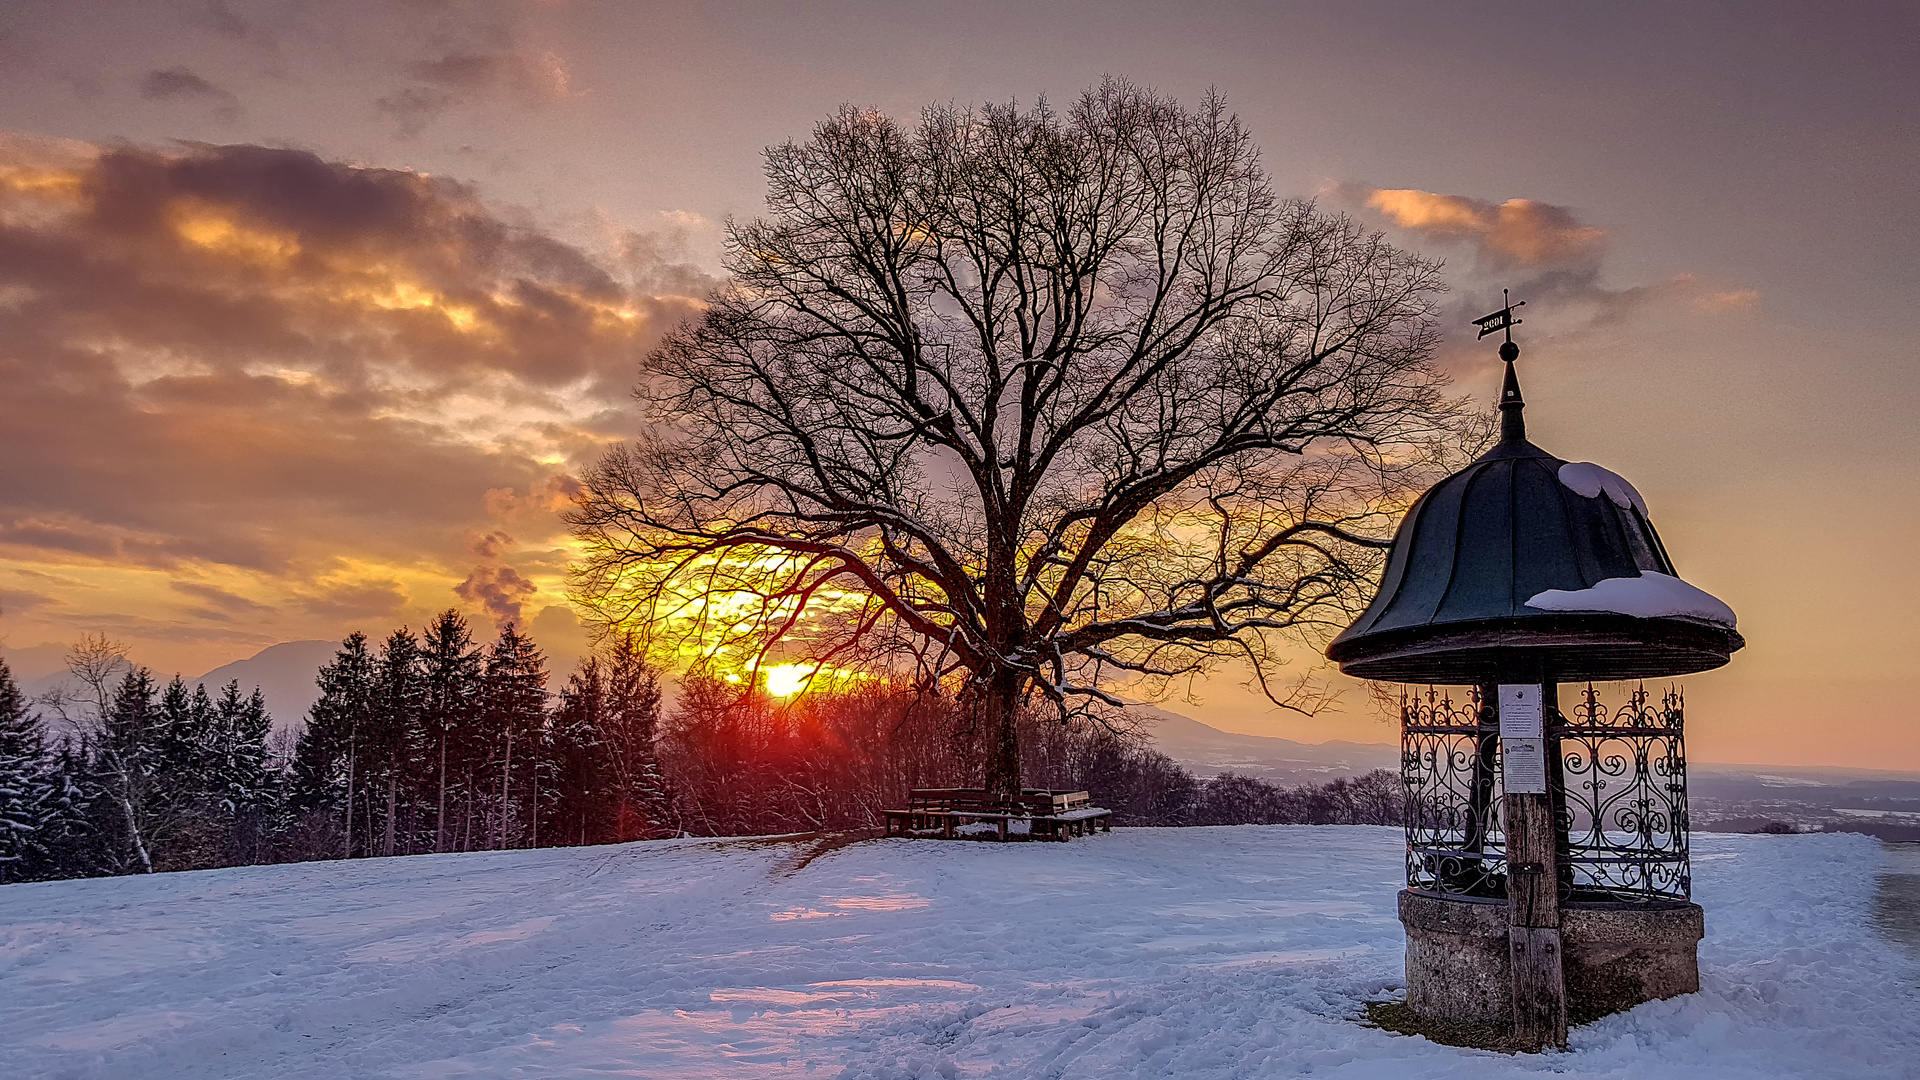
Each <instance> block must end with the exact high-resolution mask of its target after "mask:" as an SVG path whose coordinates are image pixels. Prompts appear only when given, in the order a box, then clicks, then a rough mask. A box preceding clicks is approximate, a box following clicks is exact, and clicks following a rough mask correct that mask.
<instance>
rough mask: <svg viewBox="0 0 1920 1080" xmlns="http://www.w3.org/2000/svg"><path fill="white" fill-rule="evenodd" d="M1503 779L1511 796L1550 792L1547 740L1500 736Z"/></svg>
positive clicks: (1501, 775)
mask: <svg viewBox="0 0 1920 1080" xmlns="http://www.w3.org/2000/svg"><path fill="white" fill-rule="evenodd" d="M1500 782H1501V784H1502V785H1503V786H1504V787H1505V788H1506V792H1507V794H1509V795H1544V794H1546V791H1547V740H1545V739H1501V740H1500Z"/></svg>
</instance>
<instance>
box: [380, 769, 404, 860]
mask: <svg viewBox="0 0 1920 1080" xmlns="http://www.w3.org/2000/svg"><path fill="white" fill-rule="evenodd" d="M395 771H396V770H394V769H393V768H391V767H389V768H388V770H387V825H386V830H385V832H384V834H383V835H382V836H381V838H380V854H382V855H384V856H386V857H388V858H392V857H393V817H394V814H393V810H394V806H395V805H396V803H397V802H398V801H399V797H400V788H399V778H398V777H396V776H395V775H394V772H395Z"/></svg>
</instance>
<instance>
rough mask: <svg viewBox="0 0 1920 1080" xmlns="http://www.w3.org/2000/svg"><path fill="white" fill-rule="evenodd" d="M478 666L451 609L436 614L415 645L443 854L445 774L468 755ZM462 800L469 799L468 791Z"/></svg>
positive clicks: (437, 844) (436, 845) (437, 842)
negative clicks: (421, 638) (417, 651)
mask: <svg viewBox="0 0 1920 1080" xmlns="http://www.w3.org/2000/svg"><path fill="white" fill-rule="evenodd" d="M480 667H481V657H480V650H479V649H478V648H477V647H475V645H474V643H473V635H472V634H471V633H470V632H469V631H468V629H467V621H466V620H465V619H463V618H461V617H460V613H459V612H457V611H454V610H453V609H451V608H449V609H447V610H446V611H443V612H441V613H440V615H439V617H438V618H436V619H434V621H433V623H432V624H431V625H430V626H428V627H427V631H426V635H425V637H424V639H423V640H422V642H421V683H422V688H421V705H420V719H421V725H420V726H421V730H422V734H423V735H424V736H425V738H426V740H427V743H428V746H427V752H428V753H429V754H430V755H431V756H432V763H431V764H432V768H433V785H434V811H433V822H434V825H433V850H435V851H446V850H447V848H448V844H449V843H450V840H451V837H450V836H449V835H448V829H447V785H448V778H449V773H448V770H449V768H455V767H457V766H459V765H460V764H461V763H462V762H464V761H465V760H466V759H467V758H468V757H469V756H470V754H471V750H472V744H473V741H474V738H473V737H474V734H475V732H474V721H475V718H476V714H477V712H478V710H479V706H480V698H481V680H480ZM450 757H451V758H452V760H451V761H450V760H449V758H450ZM468 771H469V772H470V771H471V770H468ZM462 790H463V791H464V789H462ZM456 794H459V792H456ZM466 797H467V798H468V799H470V798H471V792H470V791H468V792H466Z"/></svg>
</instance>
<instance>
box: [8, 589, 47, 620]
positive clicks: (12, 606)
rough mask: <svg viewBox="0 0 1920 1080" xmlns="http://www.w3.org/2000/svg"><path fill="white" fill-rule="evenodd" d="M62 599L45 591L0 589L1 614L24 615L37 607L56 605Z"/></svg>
mask: <svg viewBox="0 0 1920 1080" xmlns="http://www.w3.org/2000/svg"><path fill="white" fill-rule="evenodd" d="M59 603H60V601H59V600H58V599H56V598H54V597H51V596H48V595H46V594H45V593H36V592H24V591H22V590H19V589H0V615H23V614H25V613H27V612H29V611H33V610H35V609H37V608H49V607H55V606H57V605H58V604H59Z"/></svg>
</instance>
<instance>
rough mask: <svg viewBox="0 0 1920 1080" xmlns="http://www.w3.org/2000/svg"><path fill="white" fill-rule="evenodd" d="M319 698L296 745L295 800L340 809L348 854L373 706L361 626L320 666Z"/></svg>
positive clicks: (297, 805)
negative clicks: (331, 659)
mask: <svg viewBox="0 0 1920 1080" xmlns="http://www.w3.org/2000/svg"><path fill="white" fill-rule="evenodd" d="M318 681H319V684H320V698H319V700H318V701H315V702H314V703H313V707H312V708H311V709H309V710H308V712H307V726H306V729H305V730H304V731H302V732H301V733H300V738H299V741H298V742H296V743H295V745H294V754H293V790H292V796H291V800H290V801H291V804H292V806H293V808H294V809H296V810H306V811H329V812H339V813H341V815H342V818H343V820H342V828H343V829H344V830H345V847H344V850H343V854H345V855H346V856H348V857H351V856H352V855H353V854H354V838H355V835H356V834H355V832H354V824H355V819H356V816H357V815H356V814H355V810H354V801H355V798H356V796H357V794H358V791H357V788H356V785H357V784H358V783H360V782H361V781H362V777H363V776H364V774H365V771H366V770H365V769H364V767H362V761H361V758H362V755H363V752H364V743H363V740H364V738H365V736H366V733H367V732H368V731H369V730H371V726H372V716H373V708H374V701H373V696H374V658H373V654H372V653H371V652H370V651H368V649H367V635H365V634H363V633H361V632H360V631H358V630H356V631H354V632H353V633H351V634H349V635H347V638H346V640H345V641H342V642H341V643H340V651H339V652H337V653H335V654H334V658H333V662H332V663H330V664H327V665H326V666H324V667H322V668H321V669H320V673H319V676H318Z"/></svg>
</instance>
